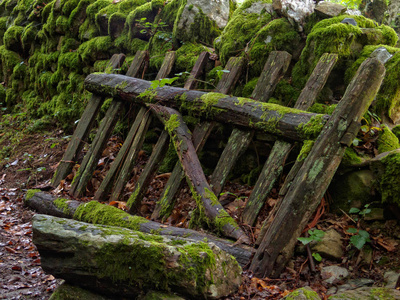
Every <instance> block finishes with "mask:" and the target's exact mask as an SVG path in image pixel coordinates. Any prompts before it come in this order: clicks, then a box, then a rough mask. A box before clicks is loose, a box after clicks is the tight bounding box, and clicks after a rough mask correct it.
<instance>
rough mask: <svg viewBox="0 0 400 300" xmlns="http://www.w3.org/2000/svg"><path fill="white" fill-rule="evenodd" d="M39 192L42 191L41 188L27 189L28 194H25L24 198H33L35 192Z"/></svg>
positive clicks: (26, 199)
mask: <svg viewBox="0 0 400 300" xmlns="http://www.w3.org/2000/svg"><path fill="white" fill-rule="evenodd" d="M39 192H41V190H38V189H34V190H27V191H26V194H25V200H24V201H25V202H26V201H29V200H31V199H32V197H33V196H35V194H36V193H39Z"/></svg>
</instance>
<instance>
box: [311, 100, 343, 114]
mask: <svg viewBox="0 0 400 300" xmlns="http://www.w3.org/2000/svg"><path fill="white" fill-rule="evenodd" d="M336 106H337V105H336V104H333V105H325V104H321V103H314V104H313V105H312V106H311V107H310V108H309V109H308V111H309V112H313V113H316V114H324V115H331V114H332V113H333V111H334V110H335V108H336Z"/></svg>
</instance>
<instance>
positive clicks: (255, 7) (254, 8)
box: [244, 1, 274, 14]
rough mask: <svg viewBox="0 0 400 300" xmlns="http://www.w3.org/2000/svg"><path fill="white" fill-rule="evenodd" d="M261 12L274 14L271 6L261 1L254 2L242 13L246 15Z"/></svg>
mask: <svg viewBox="0 0 400 300" xmlns="http://www.w3.org/2000/svg"><path fill="white" fill-rule="evenodd" d="M262 10H265V11H266V12H267V13H269V14H272V13H273V12H274V9H273V7H272V4H270V3H265V2H261V1H260V2H254V3H253V4H252V5H251V6H250V7H249V8H246V9H245V10H244V12H245V13H246V14H260V12H261V11H262Z"/></svg>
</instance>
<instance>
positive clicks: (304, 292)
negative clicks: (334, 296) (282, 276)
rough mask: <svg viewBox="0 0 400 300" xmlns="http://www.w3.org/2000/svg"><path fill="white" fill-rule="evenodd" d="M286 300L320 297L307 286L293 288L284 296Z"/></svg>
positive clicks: (311, 299) (317, 298)
mask: <svg viewBox="0 0 400 300" xmlns="http://www.w3.org/2000/svg"><path fill="white" fill-rule="evenodd" d="M283 299H287V300H289V299H290V300H320V299H321V298H320V297H319V296H318V294H317V293H316V292H315V291H313V290H312V289H311V288H310V287H309V286H306V287H303V288H301V289H297V290H294V291H293V292H291V293H290V294H289V295H287V296H286V297H285V298H283Z"/></svg>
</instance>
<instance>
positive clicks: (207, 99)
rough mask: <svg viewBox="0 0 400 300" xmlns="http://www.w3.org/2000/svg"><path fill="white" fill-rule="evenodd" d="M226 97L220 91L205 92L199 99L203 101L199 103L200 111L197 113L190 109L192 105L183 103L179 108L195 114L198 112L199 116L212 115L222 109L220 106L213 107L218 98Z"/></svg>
mask: <svg viewBox="0 0 400 300" xmlns="http://www.w3.org/2000/svg"><path fill="white" fill-rule="evenodd" d="M226 97H228V96H227V95H225V94H221V93H207V94H204V95H202V96H201V98H200V100H201V101H202V102H203V103H202V105H201V111H200V112H199V113H196V112H194V111H191V109H192V108H193V107H190V106H188V105H185V103H183V104H182V106H181V108H183V109H186V110H188V111H189V112H193V113H194V114H195V115H196V114H199V115H200V116H207V117H212V116H214V115H216V114H219V113H220V112H221V111H222V109H220V108H215V107H214V105H215V104H217V103H218V101H219V99H222V98H226Z"/></svg>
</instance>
